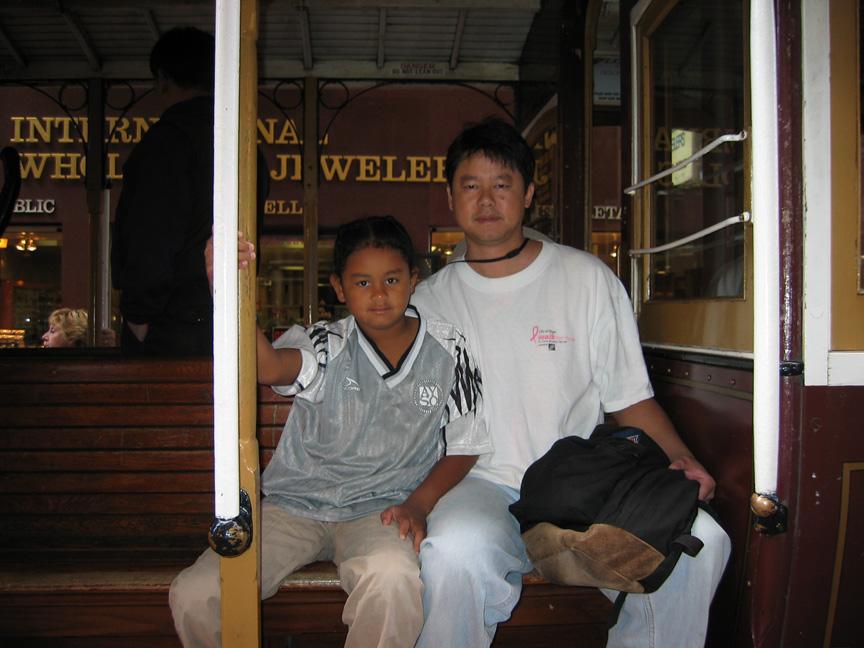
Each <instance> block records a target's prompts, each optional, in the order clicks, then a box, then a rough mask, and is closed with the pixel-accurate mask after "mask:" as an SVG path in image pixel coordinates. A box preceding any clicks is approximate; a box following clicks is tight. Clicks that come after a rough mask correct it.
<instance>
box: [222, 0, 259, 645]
mask: <svg viewBox="0 0 864 648" xmlns="http://www.w3.org/2000/svg"><path fill="white" fill-rule="evenodd" d="M240 22H241V34H240V129H239V130H240V132H239V138H240V140H239V142H240V144H239V157H240V160H239V172H238V173H239V197H238V201H239V205H238V207H239V226H240V229H241V231H243V233H244V238H245V239H246V240H247V241H255V240H257V231H256V224H257V219H256V210H257V196H256V191H257V181H256V178H257V161H258V157H257V141H256V133H257V117H258V100H257V97H258V58H257V41H258V2H257V0H242V1H241V6H240ZM216 181H217V182H218V178H217V179H216ZM238 290H239V291H240V299H239V303H240V320H239V332H238V337H239V340H238V344H239V372H240V375H239V383H238V389H239V430H240V436H239V443H240V488H241V489H242V490H244V491H245V492H246V493H247V494H248V495H249V498H250V500H251V503H252V543H251V544H250V546H249V548H248V549H247V550H246V551H245V552H243V553H242V554H240V555H239V556H234V557H230V558H228V557H222V558H221V559H220V561H221V575H222V645H223V646H224V647H225V648H251V647H253V646H260V645H261V604H260V601H261V584H260V577H261V560H260V552H261V536H260V529H261V511H260V508H259V499H260V498H259V492H260V488H259V487H260V479H259V475H260V473H259V466H258V440H257V438H256V417H257V404H258V397H257V396H258V387H257V378H256V376H257V365H256V352H255V309H256V302H257V282H256V271H255V264H252V265H250V266H249V268H248V269H246V270H244V271H243V272H241V273H240V276H239V279H238Z"/></svg>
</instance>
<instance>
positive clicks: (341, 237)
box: [333, 216, 417, 277]
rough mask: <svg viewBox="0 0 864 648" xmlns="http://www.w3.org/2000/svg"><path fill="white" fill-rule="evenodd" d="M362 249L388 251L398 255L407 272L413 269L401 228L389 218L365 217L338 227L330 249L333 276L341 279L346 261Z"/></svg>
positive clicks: (411, 252)
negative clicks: (406, 265) (334, 241)
mask: <svg viewBox="0 0 864 648" xmlns="http://www.w3.org/2000/svg"><path fill="white" fill-rule="evenodd" d="M366 248H377V249H385V248H386V249H391V250H394V251H396V252H398V253H399V254H400V255H401V256H402V258H403V259H405V262H406V263H407V264H408V269H409V270H414V269H415V268H416V267H417V262H416V260H415V257H414V243H413V242H412V241H411V235H410V234H408V231H407V230H406V229H405V227H404V226H403V225H402V223H400V222H399V221H397V220H396V219H395V218H393V217H392V216H367V217H366V218H360V219H358V220H354V221H351V222H350V223H345V224H344V225H341V226H340V227H339V229H338V230H337V231H336V243H335V244H334V245H333V272H334V274H336V276H338V277H341V276H342V273H343V272H344V271H345V266H346V265H347V264H348V257H350V256H351V255H352V254H354V252H357V251H358V250H365V249H366Z"/></svg>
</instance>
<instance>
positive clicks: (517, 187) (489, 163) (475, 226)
mask: <svg viewBox="0 0 864 648" xmlns="http://www.w3.org/2000/svg"><path fill="white" fill-rule="evenodd" d="M533 197H534V183H531V184H529V185H528V187H527V189H526V187H525V182H524V181H523V180H522V175H521V174H520V173H519V172H518V171H516V170H515V169H511V168H510V167H508V166H505V165H504V164H502V163H500V162H495V161H493V160H490V159H489V158H487V157H486V156H485V155H483V154H482V153H477V154H475V155H473V156H471V157H469V158H466V159H465V160H463V161H462V163H461V164H460V165H459V166H458V167H457V168H456V173H455V174H454V176H453V185H452V187H451V186H448V187H447V200H448V202H449V205H450V210H451V211H452V212H453V215H454V216H455V217H456V222H457V223H458V225H459V227H461V228H462V230H463V231H464V232H465V236H466V237H467V239H468V243H469V245H471V244H473V245H479V246H490V247H491V246H499V245H500V246H502V247H503V246H505V245H512V244H514V242H515V245H518V244H519V242H520V241H521V240H522V219H523V217H524V216H525V210H526V209H527V208H528V207H530V206H531V200H532V198H533Z"/></svg>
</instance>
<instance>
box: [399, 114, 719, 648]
mask: <svg viewBox="0 0 864 648" xmlns="http://www.w3.org/2000/svg"><path fill="white" fill-rule="evenodd" d="M445 172H446V176H447V197H448V201H449V205H450V209H451V210H452V211H453V213H454V215H455V217H456V222H457V223H458V225H459V226H460V227H461V228H462V229H463V230H464V232H465V237H466V244H467V252H466V253H465V255H464V257H463V258H461V259H456V260H455V261H451V262H450V263H449V264H448V265H447V266H446V267H444V268H443V269H442V270H440V271H438V272H437V273H436V274H434V275H432V277H430V278H429V279H427V280H426V281H424V282H422V283H421V284H419V285H418V287H417V290H416V291H415V293H414V295H413V296H412V299H411V301H412V303H413V304H415V305H417V306H418V308H419V309H420V310H421V311H422V312H426V313H429V314H430V315H434V316H438V317H441V318H443V319H446V320H449V321H451V322H453V323H454V324H456V325H457V326H459V327H460V328H461V329H462V331H463V332H464V334H465V335H466V337H467V338H468V340H469V342H470V343H471V345H472V347H473V349H474V351H475V354H476V357H477V361H478V362H479V363H480V366H482V367H483V370H484V371H483V395H484V399H485V405H486V413H487V421H488V427H489V434H490V437H491V439H492V446H493V448H494V452H493V453H492V454H487V455H483V456H481V457H480V458H479V459H478V461H477V463H476V465H475V466H474V468H473V469H472V470H471V472H470V473H469V474H468V476H467V477H466V478H465V479H464V480H463V481H462V482H461V483H460V484H458V485H456V486H455V487H454V488H453V489H452V490H451V491H450V492H448V493H447V494H446V495H444V496H443V497H442V498H441V499H440V500H439V501H438V504H437V505H436V507H435V509H434V510H433V511H432V513H431V514H430V516H429V518H428V525H427V536H426V539H425V540H424V541H423V543H422V545H421V550H420V561H421V568H422V569H421V576H422V579H423V582H424V585H425V593H424V597H423V605H424V613H425V615H426V623H425V626H424V628H423V632H422V634H421V636H420V639H419V641H418V643H417V646H418V647H419V648H440V647H441V646H447V647H448V648H458V647H461V646H471V647H476V648H480V647H485V646H488V645H489V644H490V643H491V641H492V638H493V637H494V635H495V631H496V629H497V624H498V623H501V622H503V621H506V620H507V619H508V618H509V617H510V613H511V611H512V610H513V607H514V606H515V605H516V602H517V601H518V600H519V595H520V593H521V586H522V574H524V573H527V572H529V571H531V564H530V562H529V560H528V556H527V553H526V550H525V545H524V543H523V542H522V538H521V535H520V529H519V523H518V522H517V521H516V518H514V517H513V516H512V515H511V514H510V512H509V510H508V507H509V505H510V504H512V503H513V502H515V501H516V500H517V499H519V488H520V485H521V482H522V476H523V474H524V473H525V470H526V469H527V468H528V466H529V465H531V464H532V463H533V462H534V461H535V460H537V459H539V458H540V457H541V456H542V455H543V454H545V453H546V451H547V450H549V448H550V447H551V446H552V444H553V443H554V442H555V441H556V440H558V439H559V438H562V437H566V436H571V435H576V436H580V437H583V438H587V437H588V436H590V434H591V432H592V430H593V429H594V427H595V426H596V425H597V424H599V423H602V422H603V420H604V417H605V415H606V413H609V414H611V415H612V416H613V417H614V418H615V420H616V422H617V423H618V425H622V426H633V427H637V428H640V429H642V430H644V431H645V432H646V433H648V435H649V436H651V438H652V439H654V441H656V442H657V443H658V444H659V445H660V447H661V448H663V450H664V451H665V452H666V454H667V455H668V456H669V459H670V468H673V469H677V470H683V471H684V472H685V474H686V475H687V477H689V478H690V479H695V480H697V481H698V482H699V484H700V488H699V497H700V498H701V499H703V500H709V499H711V497H712V496H713V494H714V479H713V478H712V477H711V476H710V475H709V474H708V472H707V471H706V470H705V468H704V467H703V466H702V465H701V464H700V463H699V462H698V461H697V460H696V459H695V458H694V457H693V454H692V453H691V452H690V450H689V449H688V448H687V446H686V445H685V444H684V442H683V441H682V440H681V439H680V437H679V436H678V434H677V432H676V431H675V429H674V427H673V426H672V423H671V422H670V421H669V419H668V417H667V416H666V414H665V413H664V412H663V410H662V409H661V408H660V406H659V404H658V403H657V402H656V401H655V400H654V398H653V395H654V394H653V390H652V388H651V383H650V381H649V379H648V373H647V370H646V368H645V362H644V359H643V356H642V349H641V344H640V341H639V334H638V330H637V328H636V321H635V318H634V316H633V310H632V306H631V303H630V299H629V297H628V296H627V293H626V292H625V290H624V287H623V286H622V285H621V282H620V281H619V280H618V278H617V277H615V275H614V274H613V273H612V272H611V271H610V270H609V269H608V268H607V267H606V265H605V264H604V263H603V262H602V261H600V260H599V259H597V258H596V257H594V256H592V255H590V254H588V253H586V252H583V251H581V250H576V249H573V248H569V247H565V246H563V245H558V244H555V243H551V242H548V241H540V240H533V239H529V238H526V237H525V234H524V233H523V228H522V221H523V218H524V215H525V210H526V209H528V207H530V206H531V201H532V199H533V197H534V184H533V178H534V156H533V153H532V151H531V149H530V147H529V146H528V144H527V143H526V142H525V140H524V139H523V138H522V136H521V135H520V133H519V131H517V130H516V129H515V128H514V127H513V126H511V125H510V124H508V123H506V122H504V121H502V120H500V119H495V118H489V119H487V120H484V121H483V122H482V123H480V124H474V125H471V126H469V127H468V128H467V129H466V130H464V131H463V132H462V133H461V134H460V135H459V136H457V138H456V139H455V140H454V141H453V143H452V144H451V145H450V148H449V150H448V152H447V159H446V162H445ZM693 534H694V535H696V536H697V537H699V538H700V539H701V540H702V541H703V542H704V543H705V546H704V548H703V549H702V551H701V552H700V553H699V554H698V555H697V556H696V557H695V558H692V559H691V558H688V559H686V560H680V561H678V564H677V566H676V568H675V570H674V572H673V573H672V574H671V575H670V577H669V579H668V580H667V581H666V582H665V583H664V584H663V586H662V587H661V588H660V589H659V590H657V591H656V592H654V593H653V594H630V595H629V596H628V597H627V598H626V601H625V604H624V607H623V609H622V611H621V615H620V617H619V620H618V623H617V624H616V625H615V626H614V627H613V628H612V629H611V630H610V632H609V637H608V645H609V646H614V647H626V648H649V647H651V648H684V647H690V646H701V645H703V644H704V642H705V634H706V628H707V622H708V609H709V606H710V604H711V600H712V598H713V596H714V591H715V589H716V588H717V584H718V583H719V580H720V577H721V576H722V574H723V570H724V568H725V565H726V562H727V561H728V558H729V551H730V544H729V538H728V536H727V535H726V533H725V532H724V531H723V530H722V529H721V528H720V526H719V525H718V524H717V523H716V522H715V521H714V519H713V518H712V517H711V516H710V515H708V514H706V513H705V512H704V511H700V512H699V515H698V517H697V518H696V521H695V523H694V525H693ZM603 593H604V594H606V596H607V597H609V598H611V599H614V598H615V596H617V594H618V593H617V592H612V591H607V590H603ZM454 610H458V614H454Z"/></svg>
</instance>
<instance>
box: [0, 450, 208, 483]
mask: <svg viewBox="0 0 864 648" xmlns="http://www.w3.org/2000/svg"><path fill="white" fill-rule="evenodd" d="M13 470H14V471H17V472H21V473H29V472H34V473H41V472H49V471H51V472H54V471H62V472H82V473H87V474H90V473H99V472H109V473H110V472H113V473H125V472H150V473H154V474H155V473H159V472H166V471H168V472H172V471H180V470H185V471H187V472H188V471H212V470H213V450H212V449H205V448H202V449H201V450H170V451H160V450H149V449H148V450H137V451H135V452H123V451H119V452H118V451H111V450H104V451H102V450H96V451H92V452H91V451H82V452H74V451H73V452H68V451H63V452H54V451H52V450H45V451H43V452H7V453H2V454H0V471H13ZM82 479H84V477H82Z"/></svg>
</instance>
